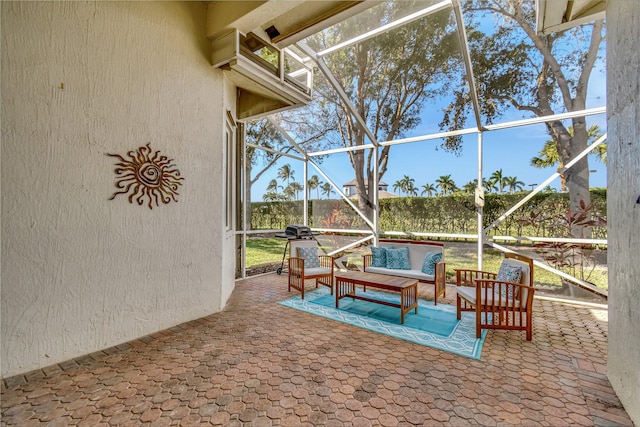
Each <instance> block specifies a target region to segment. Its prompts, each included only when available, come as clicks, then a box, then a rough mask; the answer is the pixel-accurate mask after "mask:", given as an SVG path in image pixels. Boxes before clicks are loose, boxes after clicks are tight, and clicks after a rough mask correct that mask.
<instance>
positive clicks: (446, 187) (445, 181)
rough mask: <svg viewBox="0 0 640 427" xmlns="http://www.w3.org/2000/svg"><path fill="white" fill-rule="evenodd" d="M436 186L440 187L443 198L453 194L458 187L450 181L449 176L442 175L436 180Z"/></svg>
mask: <svg viewBox="0 0 640 427" xmlns="http://www.w3.org/2000/svg"><path fill="white" fill-rule="evenodd" d="M436 186H437V187H440V190H441V192H442V195H443V196H446V195H447V194H449V193H453V191H454V190H456V189H457V188H458V187H456V183H455V182H454V181H453V179H451V175H442V176H441V177H440V178H438V179H436Z"/></svg>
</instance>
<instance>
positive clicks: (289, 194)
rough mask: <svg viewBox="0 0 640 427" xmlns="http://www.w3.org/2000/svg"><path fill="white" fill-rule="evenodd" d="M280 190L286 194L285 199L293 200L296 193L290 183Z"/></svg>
mask: <svg viewBox="0 0 640 427" xmlns="http://www.w3.org/2000/svg"><path fill="white" fill-rule="evenodd" d="M282 192H283V193H284V195H285V196H286V198H287V200H293V198H294V197H295V195H296V190H295V189H294V188H293V187H292V186H291V184H289V185H287V186H286V187H285V188H284V190H283V191H282Z"/></svg>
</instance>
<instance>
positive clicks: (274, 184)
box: [267, 179, 283, 193]
mask: <svg viewBox="0 0 640 427" xmlns="http://www.w3.org/2000/svg"><path fill="white" fill-rule="evenodd" d="M282 188H283V187H282V186H281V185H279V184H278V181H276V180H275V179H272V180H271V181H269V184H267V192H275V193H277V192H278V189H282Z"/></svg>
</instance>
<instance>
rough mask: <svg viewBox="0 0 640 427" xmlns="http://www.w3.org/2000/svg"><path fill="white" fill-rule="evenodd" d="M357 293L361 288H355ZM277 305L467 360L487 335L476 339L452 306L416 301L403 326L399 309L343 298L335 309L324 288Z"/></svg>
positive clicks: (383, 295)
mask: <svg viewBox="0 0 640 427" xmlns="http://www.w3.org/2000/svg"><path fill="white" fill-rule="evenodd" d="M360 292H361V289H358V293H360ZM366 295H367V296H369V297H371V298H375V299H380V300H385V301H390V302H396V303H398V302H399V301H400V295H399V294H393V293H388V292H380V291H374V290H367V292H366ZM280 304H282V305H284V306H287V307H291V308H295V309H296V310H301V311H306V312H307V313H311V314H315V315H317V316H322V317H326V318H328V319H332V320H337V321H338V322H343V323H347V324H349V325H353V326H357V327H360V328H364V329H368V330H370V331H374V332H378V333H380V334H385V335H389V336H392V337H396V338H400V339H403V340H406V341H410V342H413V343H416V344H421V345H425V346H428V347H433V348H437V349H439V350H444V351H448V352H451V353H455V354H458V355H460V356H465V357H469V358H471V359H479V358H480V354H481V353H482V344H483V343H484V339H485V337H486V335H487V331H486V330H484V331H482V338H480V339H477V338H476V332H475V331H476V327H475V315H474V314H473V313H469V312H467V313H462V320H460V321H458V319H456V308H455V306H452V305H449V304H442V303H440V304H438V305H433V302H432V301H424V300H420V301H419V303H418V313H417V314H416V313H414V311H413V310H412V311H410V312H409V313H407V314H405V317H404V324H403V325H401V324H400V309H399V308H395V307H388V306H385V305H382V304H376V303H371V302H368V301H360V300H351V299H350V298H343V299H341V300H340V308H339V309H336V308H335V305H336V302H335V296H334V295H331V294H330V293H329V289H327V288H319V289H314V290H313V291H311V292H306V293H305V299H304V300H302V299H300V296H299V295H298V296H295V297H293V298H290V299H287V300H285V301H281V302H280Z"/></svg>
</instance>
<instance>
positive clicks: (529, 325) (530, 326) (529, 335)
mask: <svg viewBox="0 0 640 427" xmlns="http://www.w3.org/2000/svg"><path fill="white" fill-rule="evenodd" d="M532 317H533V316H532V315H531V311H529V312H528V313H527V341H531V340H532V339H533V324H532V322H531V320H532V319H531V318H532Z"/></svg>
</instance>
